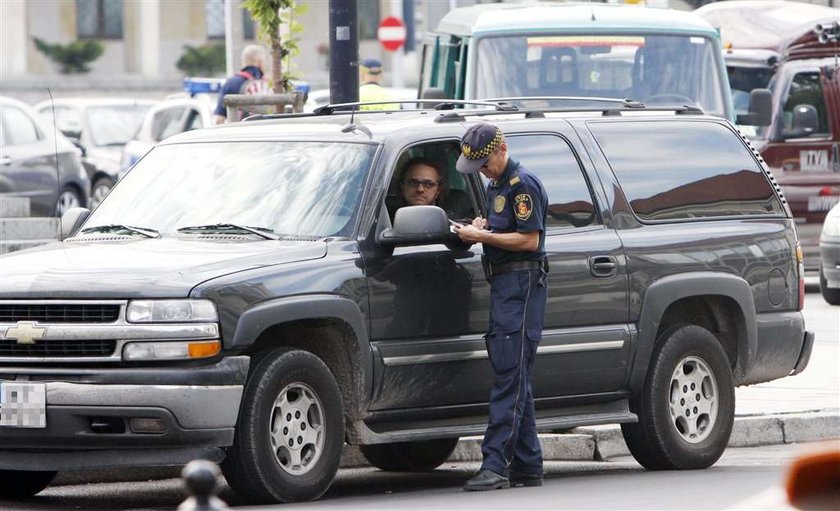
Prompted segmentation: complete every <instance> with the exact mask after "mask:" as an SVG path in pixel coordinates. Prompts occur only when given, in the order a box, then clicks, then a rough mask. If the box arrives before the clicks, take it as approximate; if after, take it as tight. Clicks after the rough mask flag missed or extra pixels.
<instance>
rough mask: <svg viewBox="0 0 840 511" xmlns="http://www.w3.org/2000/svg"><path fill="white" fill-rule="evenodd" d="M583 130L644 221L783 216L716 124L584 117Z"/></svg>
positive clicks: (752, 162) (739, 147) (741, 151)
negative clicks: (586, 126)
mask: <svg viewBox="0 0 840 511" xmlns="http://www.w3.org/2000/svg"><path fill="white" fill-rule="evenodd" d="M589 129H590V131H591V132H592V134H593V135H595V139H596V140H597V141H598V145H600V147H601V150H602V151H603V152H604V155H605V156H606V157H607V159H608V160H609V162H610V166H611V167H612V169H613V171H614V172H615V175H616V177H617V178H618V180H619V181H620V182H621V187H622V189H623V190H624V194H625V195H626V196H627V200H628V201H629V202H630V207H631V208H632V209H633V211H634V212H635V213H636V215H637V216H638V217H639V218H640V219H642V220H643V221H668V220H687V219H691V218H704V217H706V218H707V217H729V216H739V215H781V214H783V209H782V205H781V203H780V202H779V200H778V198H777V197H776V194H775V193H774V192H773V189H772V187H771V186H770V183H769V181H768V180H767V177H766V176H765V175H764V172H763V171H762V170H761V167H759V165H758V162H757V161H756V159H755V157H754V156H753V155H752V153H751V152H750V150H749V149H747V147H746V145H744V143H743V142H742V141H741V139H740V138H739V137H738V136H736V135H735V134H734V133H732V131H730V130H729V129H728V128H726V127H725V126H723V125H721V124H718V123H716V122H689V121H672V122H661V121H656V122H650V121H635V122H622V123H615V122H591V123H589ZM514 154H516V153H514Z"/></svg>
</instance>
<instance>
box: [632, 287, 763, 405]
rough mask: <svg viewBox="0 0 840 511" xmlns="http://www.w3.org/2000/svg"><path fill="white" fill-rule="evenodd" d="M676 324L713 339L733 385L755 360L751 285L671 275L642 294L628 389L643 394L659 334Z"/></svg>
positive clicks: (755, 326) (754, 316)
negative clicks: (702, 331)
mask: <svg viewBox="0 0 840 511" xmlns="http://www.w3.org/2000/svg"><path fill="white" fill-rule="evenodd" d="M680 322H687V323H693V324H697V325H699V326H702V327H704V328H706V329H708V330H710V331H712V332H713V333H714V334H715V335H716V336H717V337H718V340H719V342H720V343H721V345H722V346H723V349H724V351H725V352H726V354H727V356H729V358H730V362H731V365H732V369H733V376H734V380H735V382H736V384H738V382H739V381H740V380H741V379H742V378H743V376H744V375H745V374H746V372H747V369H748V368H749V367H750V366H751V365H752V362H753V360H754V359H755V355H756V350H757V343H758V328H757V325H756V314H755V302H754V300H753V295H752V290H751V289H750V286H749V284H748V283H747V282H746V281H745V280H743V279H742V278H740V277H737V276H735V275H729V274H721V273H714V272H696V273H691V274H683V275H674V276H671V277H666V278H663V279H661V280H659V281H657V282H654V283H653V284H651V285H650V286H649V287H648V289H647V291H646V292H645V294H644V299H643V302H642V309H641V313H640V315H639V321H638V339H637V346H636V350H635V354H634V357H633V365H632V370H631V374H630V383H629V387H630V390H631V392H633V393H636V392H638V391H639V389H641V387H642V384H643V383H644V380H645V376H646V374H647V371H648V366H649V364H650V358H651V355H652V353H653V349H654V347H655V346H656V340H657V338H658V337H659V334H660V333H662V332H663V331H664V330H665V329H667V328H670V327H671V326H674V325H675V324H678V323H680Z"/></svg>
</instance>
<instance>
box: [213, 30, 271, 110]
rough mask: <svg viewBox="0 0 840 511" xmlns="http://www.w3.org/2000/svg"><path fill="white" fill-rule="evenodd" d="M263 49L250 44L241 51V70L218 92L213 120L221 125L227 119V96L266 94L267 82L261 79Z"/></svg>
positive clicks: (264, 55) (262, 73)
mask: <svg viewBox="0 0 840 511" xmlns="http://www.w3.org/2000/svg"><path fill="white" fill-rule="evenodd" d="M265 59H266V54H265V49H264V48H263V47H262V46H259V45H256V44H251V45H248V46H246V47H245V48H243V50H242V69H240V70H239V72H238V73H236V74H235V75H233V76H231V77H230V78H228V79H227V81H225V84H224V86H223V87H222V90H221V91H219V101H218V103H217V104H216V109H215V110H214V111H213V120H214V122H215V123H216V124H222V123H224V122H225V119H226V118H227V109H226V108H225V95H227V94H268V93H269V89H268V81H266V80H265V78H264V77H263V75H264V72H263V68H264V67H265Z"/></svg>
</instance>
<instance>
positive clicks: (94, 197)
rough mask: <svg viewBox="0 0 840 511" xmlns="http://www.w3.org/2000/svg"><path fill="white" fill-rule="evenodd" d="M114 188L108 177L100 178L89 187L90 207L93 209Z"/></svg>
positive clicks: (112, 181) (111, 180)
mask: <svg viewBox="0 0 840 511" xmlns="http://www.w3.org/2000/svg"><path fill="white" fill-rule="evenodd" d="M113 187H114V180H113V179H111V178H110V177H100V178H99V179H97V180H96V181H95V182H94V183H93V186H91V187H90V206H91V208H95V207H96V206H98V205H99V203H100V202H102V199H104V198H105V196H106V195H108V193H109V192H110V191H111V188H113Z"/></svg>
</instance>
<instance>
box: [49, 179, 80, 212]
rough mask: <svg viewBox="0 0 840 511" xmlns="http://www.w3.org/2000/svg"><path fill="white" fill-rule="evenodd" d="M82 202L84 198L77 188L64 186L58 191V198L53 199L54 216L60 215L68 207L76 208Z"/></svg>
mask: <svg viewBox="0 0 840 511" xmlns="http://www.w3.org/2000/svg"><path fill="white" fill-rule="evenodd" d="M82 204H84V199H83V198H82V194H81V193H79V190H77V189H75V188H73V187H72V186H65V187H63V188H62V189H61V191H60V192H58V198H57V199H56V201H55V216H59V217H60V216H61V215H63V214H64V212H65V211H67V210H68V209H70V208H78V207H81V206H82Z"/></svg>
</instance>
